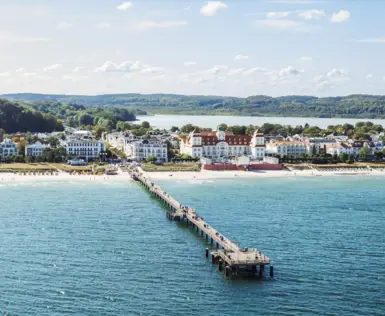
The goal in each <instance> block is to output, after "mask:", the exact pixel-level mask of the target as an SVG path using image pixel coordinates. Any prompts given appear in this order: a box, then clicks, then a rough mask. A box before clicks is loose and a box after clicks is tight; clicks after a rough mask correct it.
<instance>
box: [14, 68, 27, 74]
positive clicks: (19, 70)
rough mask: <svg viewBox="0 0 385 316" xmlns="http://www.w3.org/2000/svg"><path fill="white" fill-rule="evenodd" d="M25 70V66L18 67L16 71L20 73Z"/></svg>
mask: <svg viewBox="0 0 385 316" xmlns="http://www.w3.org/2000/svg"><path fill="white" fill-rule="evenodd" d="M24 71H25V69H24V68H18V69H16V70H15V72H16V73H20V72H24Z"/></svg>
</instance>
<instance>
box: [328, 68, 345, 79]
mask: <svg viewBox="0 0 385 316" xmlns="http://www.w3.org/2000/svg"><path fill="white" fill-rule="evenodd" d="M347 74H348V72H347V71H346V70H345V69H339V68H333V69H332V70H330V71H329V72H328V73H327V74H326V77H329V78H337V77H344V76H346V75H347Z"/></svg>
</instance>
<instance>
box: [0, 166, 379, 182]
mask: <svg viewBox="0 0 385 316" xmlns="http://www.w3.org/2000/svg"><path fill="white" fill-rule="evenodd" d="M142 172H143V171H142ZM143 173H144V174H145V175H146V176H147V177H149V178H151V179H152V180H154V181H156V180H217V179H234V178H248V179H253V178H255V179H263V178H279V177H325V176H329V177H330V176H350V177H355V176H385V172H383V171H377V170H372V171H371V170H369V169H368V170H365V171H362V172H349V171H344V172H333V171H316V170H305V171H288V170H278V171H248V172H245V171H208V170H202V171H201V172H143ZM129 180H132V179H131V178H130V176H129V175H128V173H127V172H120V173H119V174H118V175H109V176H108V175H102V176H93V175H70V174H68V173H65V172H60V173H58V174H57V175H18V174H13V173H0V183H10V182H41V181H44V182H46V181H64V182H70V181H71V182H72V181H87V182H105V181H129Z"/></svg>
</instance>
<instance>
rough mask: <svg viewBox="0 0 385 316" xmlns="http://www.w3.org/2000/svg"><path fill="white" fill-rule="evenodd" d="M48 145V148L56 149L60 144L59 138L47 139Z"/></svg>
mask: <svg viewBox="0 0 385 316" xmlns="http://www.w3.org/2000/svg"><path fill="white" fill-rule="evenodd" d="M47 141H48V143H49V144H50V146H51V147H52V148H56V147H57V146H59V144H60V141H59V138H57V137H55V136H51V137H49V138H48V139H47Z"/></svg>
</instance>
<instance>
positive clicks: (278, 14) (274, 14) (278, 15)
mask: <svg viewBox="0 0 385 316" xmlns="http://www.w3.org/2000/svg"><path fill="white" fill-rule="evenodd" d="M289 14H290V12H269V13H267V14H266V17H268V18H285V17H287V16H288V15H289Z"/></svg>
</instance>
